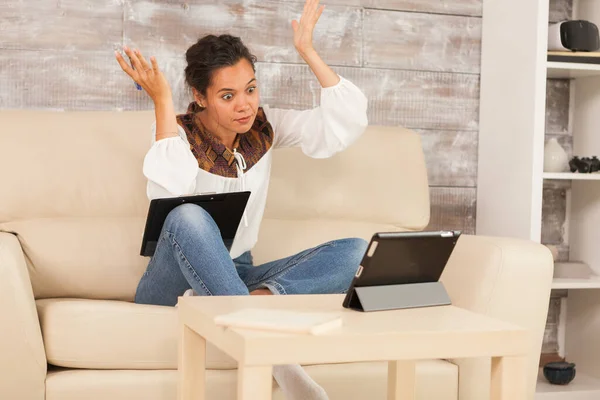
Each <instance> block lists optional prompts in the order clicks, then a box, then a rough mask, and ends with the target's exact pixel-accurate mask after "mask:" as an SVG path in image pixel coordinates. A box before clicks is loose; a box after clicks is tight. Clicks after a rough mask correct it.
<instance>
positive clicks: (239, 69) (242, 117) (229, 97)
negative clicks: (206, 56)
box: [194, 58, 259, 133]
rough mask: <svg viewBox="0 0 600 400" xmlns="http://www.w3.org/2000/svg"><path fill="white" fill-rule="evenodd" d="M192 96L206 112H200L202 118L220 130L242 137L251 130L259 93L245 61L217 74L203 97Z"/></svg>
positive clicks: (251, 70)
mask: <svg viewBox="0 0 600 400" xmlns="http://www.w3.org/2000/svg"><path fill="white" fill-rule="evenodd" d="M194 93H195V98H196V101H197V102H198V103H199V104H202V106H203V107H205V108H206V110H204V111H202V114H205V115H203V117H204V118H206V119H207V120H209V121H211V123H213V124H216V126H218V127H219V130H221V131H226V132H230V133H244V132H247V131H248V130H250V128H251V127H252V124H253V123H254V119H255V117H256V112H257V110H258V104H259V93H258V86H257V82H256V76H255V75H254V71H253V69H252V65H251V64H250V62H248V60H246V59H245V58H243V59H241V60H240V61H238V63H237V64H235V65H234V66H231V67H224V68H221V69H219V70H217V71H216V72H215V73H214V74H213V78H212V83H211V85H210V86H209V87H208V89H207V90H206V97H204V96H202V95H199V94H198V93H197V92H196V91H194Z"/></svg>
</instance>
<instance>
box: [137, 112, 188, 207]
mask: <svg viewBox="0 0 600 400" xmlns="http://www.w3.org/2000/svg"><path fill="white" fill-rule="evenodd" d="M177 130H178V133H179V136H174V137H171V138H166V139H161V140H159V141H156V122H155V123H153V124H152V128H151V131H152V140H151V147H150V150H148V152H147V153H146V156H145V157H144V165H143V173H144V176H145V177H146V178H147V179H148V184H147V187H146V193H147V195H148V198H149V199H150V200H152V199H156V198H161V197H175V196H182V195H186V194H192V193H194V190H195V188H196V176H197V175H198V162H197V161H196V157H194V154H192V151H191V150H190V145H189V142H188V140H187V136H186V134H185V132H184V130H183V128H182V127H181V126H179V125H177Z"/></svg>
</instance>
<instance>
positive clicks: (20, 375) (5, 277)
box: [0, 232, 47, 400]
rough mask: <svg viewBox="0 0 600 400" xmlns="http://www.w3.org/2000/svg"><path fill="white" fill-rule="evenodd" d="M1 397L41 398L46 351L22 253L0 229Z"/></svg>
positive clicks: (43, 395)
mask: <svg viewBox="0 0 600 400" xmlns="http://www.w3.org/2000/svg"><path fill="white" fill-rule="evenodd" d="M0 327H2V329H1V330H0V332H2V333H1V334H2V336H1V340H0V355H1V357H0V376H1V377H2V378H1V379H0V399H28V400H38V399H39V400H43V399H44V397H45V380H46V372H47V363H46V354H45V351H44V344H43V340H42V332H41V329H40V324H39V319H38V315H37V310H36V306H35V299H34V297H33V290H32V288H31V282H30V280H29V273H28V271H27V265H26V263H25V257H24V255H23V251H22V249H21V245H20V244H19V241H18V239H17V237H16V236H15V235H13V234H10V233H4V232H0Z"/></svg>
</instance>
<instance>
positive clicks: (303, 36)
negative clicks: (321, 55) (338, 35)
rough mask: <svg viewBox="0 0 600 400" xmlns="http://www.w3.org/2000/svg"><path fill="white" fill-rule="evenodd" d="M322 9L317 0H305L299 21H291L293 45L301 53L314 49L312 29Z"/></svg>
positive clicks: (323, 7)
mask: <svg viewBox="0 0 600 400" xmlns="http://www.w3.org/2000/svg"><path fill="white" fill-rule="evenodd" d="M324 9H325V6H320V7H319V0H306V3H304V11H302V16H301V17H300V22H298V21H296V20H293V21H292V29H294V46H295V47H296V50H297V51H298V53H300V54H301V55H304V54H306V53H307V52H310V51H312V50H314V47H313V30H314V29H315V25H316V24H317V21H318V20H319V17H320V16H321V14H322V13H323V10H324Z"/></svg>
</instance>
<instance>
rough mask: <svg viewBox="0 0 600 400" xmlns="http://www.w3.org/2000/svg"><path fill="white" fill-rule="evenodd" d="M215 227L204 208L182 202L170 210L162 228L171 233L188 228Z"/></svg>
mask: <svg viewBox="0 0 600 400" xmlns="http://www.w3.org/2000/svg"><path fill="white" fill-rule="evenodd" d="M215 228H216V224H215V222H214V220H213V218H212V217H211V216H210V214H209V213H208V212H207V211H206V210H205V209H204V208H202V207H200V206H198V205H196V204H189V203H187V204H182V205H180V206H177V207H175V208H174V209H173V210H171V212H169V215H167V218H166V219H165V224H164V229H166V230H168V231H170V232H173V233H175V232H177V231H181V230H189V229H215ZM217 229H218V228H217Z"/></svg>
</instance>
